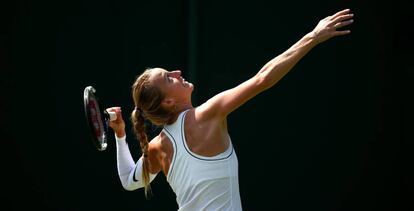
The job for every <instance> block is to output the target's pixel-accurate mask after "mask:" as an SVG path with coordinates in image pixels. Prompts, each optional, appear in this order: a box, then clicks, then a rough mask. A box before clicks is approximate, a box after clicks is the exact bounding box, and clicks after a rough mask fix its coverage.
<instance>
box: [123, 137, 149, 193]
mask: <svg viewBox="0 0 414 211" xmlns="http://www.w3.org/2000/svg"><path fill="white" fill-rule="evenodd" d="M116 147H117V168H118V176H119V179H120V180H121V184H122V187H124V189H126V190H129V191H132V190H136V189H138V188H143V187H144V183H143V179H142V157H141V158H140V159H139V160H138V161H137V162H136V163H135V162H134V160H133V158H132V156H131V153H130V151H129V147H128V144H127V143H126V140H125V136H123V137H118V136H116ZM156 175H157V174H150V182H151V181H152V180H154V178H155V176H156Z"/></svg>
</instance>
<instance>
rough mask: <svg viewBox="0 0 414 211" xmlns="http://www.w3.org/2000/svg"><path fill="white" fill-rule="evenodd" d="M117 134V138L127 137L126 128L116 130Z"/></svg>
mask: <svg viewBox="0 0 414 211" xmlns="http://www.w3.org/2000/svg"><path fill="white" fill-rule="evenodd" d="M115 135H116V137H117V138H122V137H125V135H126V134H125V130H119V131H115Z"/></svg>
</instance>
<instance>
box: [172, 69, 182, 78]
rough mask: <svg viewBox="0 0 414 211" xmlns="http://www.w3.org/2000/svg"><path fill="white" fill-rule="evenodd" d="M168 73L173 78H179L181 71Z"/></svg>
mask: <svg viewBox="0 0 414 211" xmlns="http://www.w3.org/2000/svg"><path fill="white" fill-rule="evenodd" d="M170 73H171V75H172V76H173V77H180V76H181V70H174V71H171V72H170Z"/></svg>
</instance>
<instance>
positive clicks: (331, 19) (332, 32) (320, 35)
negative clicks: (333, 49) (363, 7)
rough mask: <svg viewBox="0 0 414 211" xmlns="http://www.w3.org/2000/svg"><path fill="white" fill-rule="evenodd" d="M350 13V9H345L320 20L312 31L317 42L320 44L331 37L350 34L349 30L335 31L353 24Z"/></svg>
mask: <svg viewBox="0 0 414 211" xmlns="http://www.w3.org/2000/svg"><path fill="white" fill-rule="evenodd" d="M350 12H351V10H350V9H345V10H342V11H339V12H337V13H335V14H334V15H331V16H328V17H326V18H324V19H322V20H320V21H319V23H318V25H317V26H316V27H315V29H313V31H312V33H313V36H314V38H315V39H316V40H317V42H318V43H321V42H324V41H326V40H328V39H330V38H332V37H335V36H341V35H346V34H349V33H351V30H341V31H338V30H337V29H339V28H341V27H344V26H348V25H350V24H351V23H353V22H354V20H353V19H352V18H353V17H354V14H352V13H350Z"/></svg>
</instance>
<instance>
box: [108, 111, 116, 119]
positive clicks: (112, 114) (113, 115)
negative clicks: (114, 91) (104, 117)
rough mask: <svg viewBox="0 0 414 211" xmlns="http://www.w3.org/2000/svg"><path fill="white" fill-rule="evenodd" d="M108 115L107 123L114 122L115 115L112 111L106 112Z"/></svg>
mask: <svg viewBox="0 0 414 211" xmlns="http://www.w3.org/2000/svg"><path fill="white" fill-rule="evenodd" d="M108 115H109V121H115V120H116V113H115V112H113V111H108Z"/></svg>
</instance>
